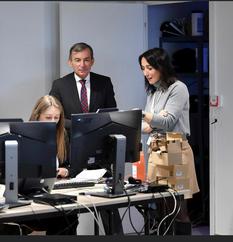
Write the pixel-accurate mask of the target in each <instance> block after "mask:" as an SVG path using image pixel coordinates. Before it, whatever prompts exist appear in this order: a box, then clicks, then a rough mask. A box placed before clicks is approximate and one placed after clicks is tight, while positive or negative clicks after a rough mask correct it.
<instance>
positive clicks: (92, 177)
mask: <svg viewBox="0 0 233 242" xmlns="http://www.w3.org/2000/svg"><path fill="white" fill-rule="evenodd" d="M105 173H106V169H96V170H86V169H85V170H83V171H81V172H80V173H79V174H78V175H77V176H76V177H75V178H74V179H75V180H76V181H94V182H97V181H98V180H100V179H101V178H102V177H103V175H104V174H105Z"/></svg>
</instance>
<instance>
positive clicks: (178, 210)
mask: <svg viewBox="0 0 233 242" xmlns="http://www.w3.org/2000/svg"><path fill="white" fill-rule="evenodd" d="M173 191H175V192H176V193H177V194H179V193H178V191H176V190H175V189H173ZM178 197H179V202H180V204H179V207H178V209H177V212H176V214H175V216H174V217H173V219H172V220H171V222H170V224H169V226H168V228H167V230H166V231H165V234H166V233H167V231H168V230H169V228H170V227H171V225H172V224H173V222H174V220H175V219H176V217H177V215H178V213H179V212H180V209H181V198H180V196H178Z"/></svg>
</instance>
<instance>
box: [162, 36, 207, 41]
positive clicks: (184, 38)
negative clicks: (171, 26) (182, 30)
mask: <svg viewBox="0 0 233 242" xmlns="http://www.w3.org/2000/svg"><path fill="white" fill-rule="evenodd" d="M159 40H160V43H161V42H163V43H165V42H167V43H176V42H178V43H208V42H209V38H208V37H206V36H177V37H176V36H174V37H160V39H159Z"/></svg>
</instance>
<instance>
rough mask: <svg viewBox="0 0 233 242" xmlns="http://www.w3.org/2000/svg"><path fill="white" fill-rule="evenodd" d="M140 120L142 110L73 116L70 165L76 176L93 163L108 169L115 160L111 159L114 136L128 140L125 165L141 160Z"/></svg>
mask: <svg viewBox="0 0 233 242" xmlns="http://www.w3.org/2000/svg"><path fill="white" fill-rule="evenodd" d="M141 120H142V111H141V110H140V109H134V110H127V111H112V112H100V113H82V114H72V115H71V136H70V162H71V167H72V168H73V169H74V170H75V171H76V174H78V173H79V172H81V171H82V170H83V169H84V168H88V166H92V164H91V163H92V162H95V163H97V164H96V165H97V167H98V168H107V169H108V168H109V166H110V165H111V163H112V159H114V158H113V157H111V149H112V147H111V141H110V139H109V137H110V136H111V135H119V134H120V135H123V136H125V137H126V153H125V160H124V162H136V161H138V160H139V157H140V150H141ZM89 158H92V159H89ZM88 161H89V163H88Z"/></svg>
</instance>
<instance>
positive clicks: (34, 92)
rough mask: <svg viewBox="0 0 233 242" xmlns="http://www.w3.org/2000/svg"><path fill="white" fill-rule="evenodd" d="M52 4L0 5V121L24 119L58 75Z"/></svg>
mask: <svg viewBox="0 0 233 242" xmlns="http://www.w3.org/2000/svg"><path fill="white" fill-rule="evenodd" d="M57 13H58V11H56V3H50V2H20V1H19V2H0V36H1V41H0V43H1V44H0V53H1V56H0V118H13V117H19V118H23V119H24V120H27V119H28V118H29V115H30V113H31V110H32V107H33V105H34V103H35V101H36V100H37V99H38V98H39V97H40V96H42V95H44V94H45V93H46V92H48V90H49V89H50V86H51V84H50V83H51V81H52V80H53V79H54V78H55V76H58V75H57V73H58V67H59V66H58V65H57V63H56V62H57V57H55V56H56V53H55V50H56V51H58V50H59V49H58V48H57V38H56V32H57V27H56V26H57V23H58V22H57V21H55V20H56V18H57V16H58V15H57Z"/></svg>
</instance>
